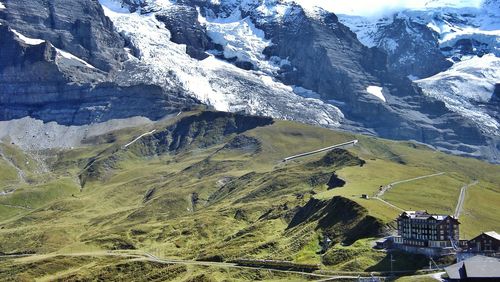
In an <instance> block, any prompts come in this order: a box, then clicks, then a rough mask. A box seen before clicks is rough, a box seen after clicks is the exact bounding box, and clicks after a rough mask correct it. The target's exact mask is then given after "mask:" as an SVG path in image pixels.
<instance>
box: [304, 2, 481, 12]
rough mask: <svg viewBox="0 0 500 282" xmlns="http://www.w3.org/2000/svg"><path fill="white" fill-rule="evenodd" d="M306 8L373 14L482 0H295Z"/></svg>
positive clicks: (474, 3)
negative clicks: (316, 7) (315, 7)
mask: <svg viewBox="0 0 500 282" xmlns="http://www.w3.org/2000/svg"><path fill="white" fill-rule="evenodd" d="M295 2H297V3H299V4H301V5H302V6H303V7H305V8H313V7H314V6H319V7H321V8H324V9H325V10H328V11H331V12H335V13H337V14H348V15H359V16H372V15H379V14H383V13H385V12H393V11H397V10H402V9H419V8H425V7H426V5H429V6H431V7H450V6H452V7H479V6H480V5H481V2H482V0H295Z"/></svg>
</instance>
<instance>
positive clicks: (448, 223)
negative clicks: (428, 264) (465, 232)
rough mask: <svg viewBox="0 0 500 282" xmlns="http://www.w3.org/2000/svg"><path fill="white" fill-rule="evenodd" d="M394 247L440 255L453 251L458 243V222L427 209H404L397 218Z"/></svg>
mask: <svg viewBox="0 0 500 282" xmlns="http://www.w3.org/2000/svg"><path fill="white" fill-rule="evenodd" d="M397 222H398V236H395V237H394V238H393V243H394V247H396V248H398V249H402V250H404V251H407V252H412V253H421V254H425V255H429V256H440V255H446V254H451V253H454V252H455V249H457V248H458V244H459V224H460V222H458V220H457V219H455V218H454V217H452V216H449V215H436V214H429V213H427V211H405V212H403V213H402V214H401V215H400V216H399V218H398V219H397Z"/></svg>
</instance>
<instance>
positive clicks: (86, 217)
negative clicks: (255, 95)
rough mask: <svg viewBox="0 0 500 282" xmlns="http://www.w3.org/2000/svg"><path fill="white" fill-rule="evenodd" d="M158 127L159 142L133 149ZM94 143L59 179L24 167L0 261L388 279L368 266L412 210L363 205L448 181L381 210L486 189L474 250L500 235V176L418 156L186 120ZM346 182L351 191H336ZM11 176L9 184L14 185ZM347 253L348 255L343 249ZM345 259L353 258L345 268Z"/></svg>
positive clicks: (3, 203) (439, 206)
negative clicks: (323, 250)
mask: <svg viewBox="0 0 500 282" xmlns="http://www.w3.org/2000/svg"><path fill="white" fill-rule="evenodd" d="M153 128H156V129H157V132H156V133H155V134H153V135H151V136H145V137H144V138H142V139H140V140H139V141H137V142H136V143H134V144H133V145H131V146H129V147H128V148H126V149H125V148H123V145H124V144H126V143H128V142H130V141H131V140H133V139H134V138H135V137H137V136H139V135H140V134H142V133H144V132H146V131H150V130H152V129H153ZM352 139H359V140H360V143H359V144H358V145H357V146H355V147H353V148H349V149H348V150H347V151H345V150H336V151H334V152H329V153H327V152H325V153H320V154H317V155H313V156H309V157H305V158H302V159H298V160H294V161H290V162H288V163H283V162H282V161H281V160H282V159H283V158H284V157H287V156H290V155H294V154H297V153H302V152H307V151H310V150H315V149H318V148H322V147H326V146H330V145H333V144H337V143H342V142H346V141H349V140H352ZM88 142H89V143H90V144H89V146H87V147H83V148H77V149H74V150H67V151H58V152H54V151H51V152H47V155H49V154H50V155H53V156H55V157H52V158H47V159H46V162H47V163H46V166H47V167H49V172H40V171H38V170H37V169H35V168H34V167H31V168H28V167H27V168H25V169H26V171H27V175H28V177H29V178H30V179H31V180H30V181H29V182H28V183H25V184H22V185H20V186H19V187H18V190H17V191H16V192H15V193H13V194H11V195H7V196H3V197H0V252H3V253H16V252H21V253H25V252H29V253H33V252H35V253H49V252H56V253H78V252H90V251H98V250H118V249H139V250H143V251H147V252H151V253H154V254H155V255H157V256H160V257H168V258H182V259H207V260H231V259H236V258H264V259H269V258H271V259H282V260H292V261H296V262H299V263H324V266H323V267H324V268H327V269H328V268H330V269H335V270H356V271H370V270H384V269H385V268H387V267H388V266H387V265H386V263H385V261H386V257H385V255H384V254H383V253H377V252H374V251H369V252H368V251H367V252H366V254H367V255H362V256H358V255H356V254H357V253H359V250H368V249H370V244H371V242H372V240H373V237H376V236H380V235H382V234H384V233H386V232H390V231H391V226H393V224H394V223H393V220H394V218H395V217H396V216H397V215H398V213H399V212H400V211H399V210H398V209H396V208H394V207H392V206H390V205H387V204H385V203H383V202H382V201H379V200H376V199H361V197H360V196H361V195H362V194H368V195H373V194H374V193H376V192H377V191H378V189H379V186H380V185H387V184H389V183H392V182H394V181H398V180H403V179H408V178H412V177H418V176H422V175H427V174H432V173H436V172H445V174H444V175H442V176H437V177H435V178H428V179H422V180H418V181H415V182H409V183H405V184H401V185H396V186H394V188H393V189H392V190H390V191H388V192H387V193H386V194H385V195H384V197H383V198H384V199H385V200H386V201H388V202H390V203H392V204H394V205H396V206H398V207H401V208H404V209H410V208H413V209H416V208H419V209H427V210H429V212H447V213H450V212H452V211H453V210H454V206H455V204H456V201H457V197H458V194H459V190H460V187H461V186H462V185H464V184H465V183H470V182H472V181H473V179H477V180H479V184H478V185H477V186H473V187H471V188H470V191H469V192H468V194H467V199H466V202H465V207H464V212H463V213H462V217H461V218H460V220H461V221H462V223H463V224H462V230H463V237H471V236H473V235H475V234H477V233H479V232H481V231H484V230H499V229H500V226H499V223H498V221H497V220H495V219H496V218H498V216H500V214H499V211H498V210H495V208H494V206H495V205H494V203H498V201H499V200H500V188H499V186H498V183H500V168H499V167H498V166H494V165H491V164H487V163H484V162H480V161H477V160H472V159H465V158H460V157H456V156H450V155H446V154H443V153H439V152H436V151H433V150H430V149H428V148H427V147H425V146H421V145H416V144H413V143H408V142H394V141H387V140H382V139H376V138H372V137H366V136H357V135H354V134H350V133H345V132H337V131H332V130H327V129H323V128H317V127H312V126H307V125H302V124H298V123H293V122H287V121H274V122H272V121H270V120H267V119H262V118H255V117H244V116H239V115H235V114H227V113H213V112H202V113H198V112H193V113H184V114H183V115H182V116H180V117H178V118H176V119H174V120H170V121H165V122H163V123H162V124H157V125H155V127H151V128H136V129H127V130H121V131H117V132H114V133H111V134H108V135H106V136H101V137H96V138H94V139H93V140H88ZM11 150H14V151H15V149H12V148H11ZM19 154H20V153H19ZM33 162H35V161H33ZM25 163H26V162H25ZM1 164H2V163H0V165H1ZM7 166H8V164H7ZM6 171H7V170H6ZM334 173H335V174H336V175H338V177H340V178H341V179H343V180H344V181H345V182H346V184H345V186H343V187H341V188H334V189H329V187H328V185H327V183H329V181H330V180H331V178H332V175H333V174H334ZM5 175H6V176H5V177H4V178H0V181H1V180H2V179H5V181H13V180H12V179H11V178H9V177H12V176H10V174H9V173H7V172H6V173H5ZM0 183H1V182H0ZM3 185H4V184H3ZM22 207H24V208H26V209H23V208H22ZM366 227H369V228H366ZM325 234H326V235H328V236H329V237H330V238H332V239H333V240H334V242H336V243H339V244H338V245H336V247H335V249H334V250H336V251H335V252H333V251H329V252H330V254H329V255H328V256H327V258H328V260H329V262H328V263H325V262H324V261H323V260H322V258H321V256H320V255H319V254H318V251H319V249H320V246H319V240H320V239H321V238H322V236H324V235H325ZM359 240H361V241H359ZM356 241H359V242H357V243H356ZM353 242H354V244H352V243H353ZM340 243H345V244H347V245H350V246H346V247H345V248H347V249H345V250H344V249H342V250H341V249H340V248H344V247H342V246H340ZM351 244H352V245H351ZM337 248H338V249H337ZM342 253H345V254H346V256H347V257H346V259H341V260H340V261H339V257H338V256H337V254H342ZM353 254H354V255H353ZM89 263H90V262H89ZM404 267H406V266H405V265H401V268H404ZM68 268H69V269H71V268H72V267H68ZM89 269H93V268H92V267H89ZM61 271H63V270H61ZM64 271H69V270H64ZM2 274H3V273H2V272H0V277H2V276H1V275H2ZM21 274H22V273H19V275H21ZM68 275H69V274H68ZM217 275H219V274H217ZM217 275H216V276H217ZM62 277H64V275H63V276H62ZM68 277H69V276H68ZM183 277H186V276H183ZM217 277H218V276H217Z"/></svg>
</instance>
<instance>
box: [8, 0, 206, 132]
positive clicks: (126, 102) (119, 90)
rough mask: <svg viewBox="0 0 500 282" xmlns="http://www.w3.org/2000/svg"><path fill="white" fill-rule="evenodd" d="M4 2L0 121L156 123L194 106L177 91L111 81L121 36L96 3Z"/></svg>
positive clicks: (117, 66) (120, 49) (121, 56)
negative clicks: (129, 120) (140, 118)
mask: <svg viewBox="0 0 500 282" xmlns="http://www.w3.org/2000/svg"><path fill="white" fill-rule="evenodd" d="M5 5H6V6H7V7H8V8H7V9H4V10H1V11H0V18H1V19H2V20H1V25H0V119H1V120H10V119H19V118H22V117H26V116H30V117H33V118H36V119H41V120H43V121H44V122H50V121H55V122H57V123H59V124H63V125H84V124H90V123H98V122H103V121H108V120H111V119H122V118H128V117H135V116H144V117H147V118H150V119H153V120H155V119H159V118H161V117H163V116H165V115H167V114H169V113H174V112H175V113H176V112H178V111H179V110H181V109H183V108H186V107H189V106H190V105H194V104H195V103H196V102H195V100H193V99H189V98H185V97H184V96H183V94H182V92H181V91H180V90H179V89H177V88H175V87H172V88H169V89H163V88H161V87H159V86H155V85H148V84H147V83H145V82H141V81H139V82H137V83H136V84H132V85H118V84H116V83H114V82H111V81H112V80H114V79H113V78H112V76H118V75H116V74H113V73H115V72H118V71H119V70H120V68H122V66H121V61H124V59H125V58H126V52H125V50H124V49H123V47H124V39H123V38H122V37H121V36H120V35H119V34H117V33H116V32H115V31H114V29H113V24H112V23H111V22H110V20H109V19H108V18H107V17H105V16H104V14H103V11H102V8H101V6H100V5H99V3H98V2H96V1H72V2H67V1H53V2H51V1H48V2H47V1H15V2H14V1H12V2H6V4H5ZM35 11H41V12H35ZM39 38H43V39H39ZM53 42H54V43H53ZM57 46H59V47H57Z"/></svg>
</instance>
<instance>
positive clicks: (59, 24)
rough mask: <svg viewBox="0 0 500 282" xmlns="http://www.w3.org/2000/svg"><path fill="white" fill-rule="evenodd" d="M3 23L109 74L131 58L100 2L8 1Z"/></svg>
mask: <svg viewBox="0 0 500 282" xmlns="http://www.w3.org/2000/svg"><path fill="white" fill-rule="evenodd" d="M2 2H3V3H4V5H5V6H6V9H3V10H0V23H2V24H4V25H8V26H10V27H11V28H12V29H14V30H16V31H18V32H19V33H21V34H23V35H25V36H27V37H30V38H40V39H44V40H47V41H50V42H51V43H52V44H53V45H54V46H55V47H57V48H59V49H62V50H66V51H67V52H69V53H71V54H73V55H75V56H77V57H79V58H81V59H83V60H85V61H88V62H89V63H90V64H92V65H93V66H95V67H97V68H99V69H101V70H104V71H109V70H111V69H113V68H114V67H117V66H118V64H119V62H121V61H124V60H126V59H127V55H126V52H125V51H124V50H123V47H125V41H124V40H123V38H122V37H121V36H120V35H119V34H118V33H116V32H115V31H114V29H113V23H112V22H111V21H110V20H109V18H107V17H106V16H105V15H104V12H103V9H102V7H101V5H100V4H99V2H98V1H97V0H72V1H66V0H50V1H47V0H4V1H2Z"/></svg>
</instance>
